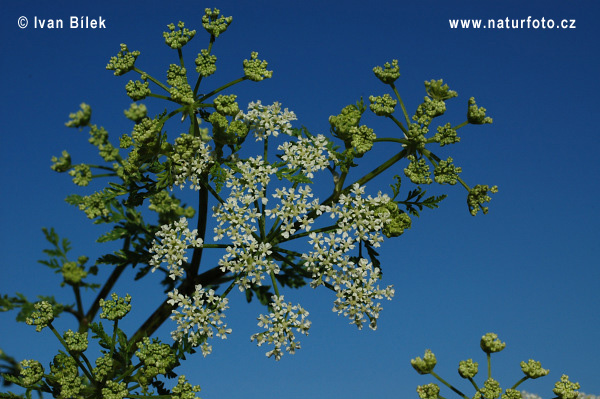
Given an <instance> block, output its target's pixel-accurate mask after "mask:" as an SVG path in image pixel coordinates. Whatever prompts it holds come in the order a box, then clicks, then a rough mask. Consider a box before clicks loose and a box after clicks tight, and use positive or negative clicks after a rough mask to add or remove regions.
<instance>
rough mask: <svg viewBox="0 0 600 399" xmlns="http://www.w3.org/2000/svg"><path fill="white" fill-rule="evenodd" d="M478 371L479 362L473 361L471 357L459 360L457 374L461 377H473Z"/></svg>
mask: <svg viewBox="0 0 600 399" xmlns="http://www.w3.org/2000/svg"><path fill="white" fill-rule="evenodd" d="M478 371H479V364H478V363H477V362H474V361H473V359H469V360H461V361H460V362H459V363H458V374H460V376H461V377H462V378H473V377H475V376H476V375H477V372H478Z"/></svg>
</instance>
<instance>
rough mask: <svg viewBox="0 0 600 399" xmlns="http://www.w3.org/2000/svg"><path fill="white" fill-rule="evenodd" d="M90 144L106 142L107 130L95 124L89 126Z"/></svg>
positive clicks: (97, 144)
mask: <svg viewBox="0 0 600 399" xmlns="http://www.w3.org/2000/svg"><path fill="white" fill-rule="evenodd" d="M88 141H89V142H90V144H92V145H95V146H96V147H98V146H100V145H103V144H106V143H108V132H107V131H106V130H105V129H104V128H103V127H100V128H98V126H96V125H92V126H90V138H89V139H88Z"/></svg>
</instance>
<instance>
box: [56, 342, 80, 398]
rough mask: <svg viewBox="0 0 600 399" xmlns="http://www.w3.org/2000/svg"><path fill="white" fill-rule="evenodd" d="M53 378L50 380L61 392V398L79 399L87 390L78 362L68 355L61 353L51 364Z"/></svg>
mask: <svg viewBox="0 0 600 399" xmlns="http://www.w3.org/2000/svg"><path fill="white" fill-rule="evenodd" d="M50 371H51V377H50V378H49V379H48V380H49V382H50V384H52V385H54V386H55V388H57V391H59V392H60V393H59V395H58V396H57V397H59V398H79V397H81V395H80V392H81V391H82V390H84V389H85V386H84V384H83V378H82V377H80V376H79V372H78V369H77V362H75V359H73V358H72V357H71V356H69V355H67V354H66V353H59V354H58V355H56V356H55V357H54V360H53V362H52V364H50Z"/></svg>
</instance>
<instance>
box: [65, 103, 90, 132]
mask: <svg viewBox="0 0 600 399" xmlns="http://www.w3.org/2000/svg"><path fill="white" fill-rule="evenodd" d="M79 107H80V108H81V110H80V111H77V112H75V113H70V114H69V118H70V119H71V120H70V121H68V122H67V123H65V125H66V126H67V127H79V128H81V127H84V126H87V125H88V123H90V119H91V118H92V107H90V106H89V105H87V104H86V103H81V105H80V106H79Z"/></svg>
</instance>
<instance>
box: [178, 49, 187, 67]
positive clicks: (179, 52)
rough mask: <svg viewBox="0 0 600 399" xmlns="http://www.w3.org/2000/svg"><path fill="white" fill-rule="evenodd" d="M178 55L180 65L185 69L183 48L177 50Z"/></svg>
mask: <svg viewBox="0 0 600 399" xmlns="http://www.w3.org/2000/svg"><path fill="white" fill-rule="evenodd" d="M177 54H178V55H179V65H181V67H182V68H185V65H184V63H183V51H181V48H178V49H177Z"/></svg>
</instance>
